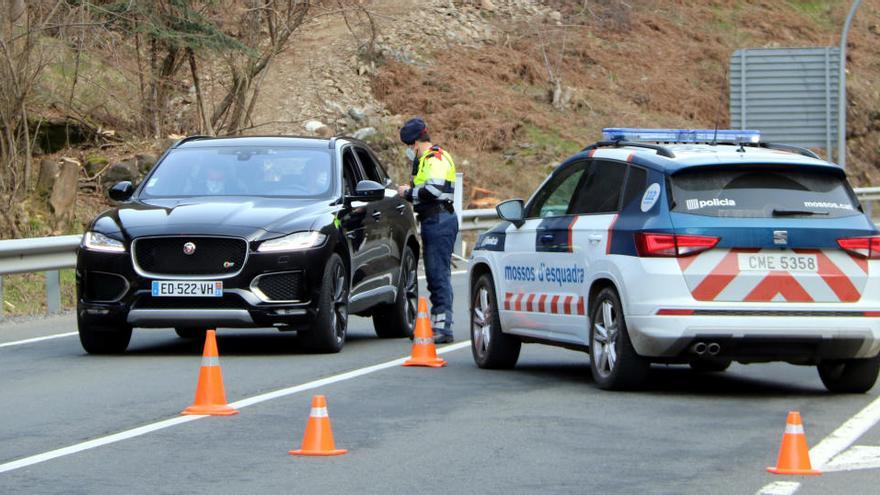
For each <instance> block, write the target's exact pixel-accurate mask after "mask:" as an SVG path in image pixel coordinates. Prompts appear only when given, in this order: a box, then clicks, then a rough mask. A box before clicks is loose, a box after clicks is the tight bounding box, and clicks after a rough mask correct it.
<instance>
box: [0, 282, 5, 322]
mask: <svg viewBox="0 0 880 495" xmlns="http://www.w3.org/2000/svg"><path fill="white" fill-rule="evenodd" d="M5 306H6V300H5V299H3V275H0V321H3V311H4V310H5V309H6V308H5Z"/></svg>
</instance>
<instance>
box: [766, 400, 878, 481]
mask: <svg viewBox="0 0 880 495" xmlns="http://www.w3.org/2000/svg"><path fill="white" fill-rule="evenodd" d="M878 422H880V397H877V398H876V399H874V400H873V401H872V402H871V403H870V404H868V405H867V406H865V408H864V409H862V410H861V411H859V412H857V413H856V414H855V416H853V417H851V418H849V419H848V420H847V421H846V422H845V423H843V424H842V425H840V426H839V427H838V428H837V429H836V430H834V431H832V432H831V434H829V435H828V436H827V437H825V438H823V439H822V441H821V442H819V443H817V444H816V445H814V446H813V448H812V449H810V464H812V465H813V468H814V469H823V468H825V467H826V464H828V462H829V461H830V460H832V459H834V457H835V456H837V455H838V454H840V453H841V452H843V451H844V450H846V449H847V448H848V447H849V446H850V445H852V444H853V442H855V441H856V440H858V439H859V437H860V436H862V435H864V434H865V432H866V431H868V430H870V429H871V428H873V427H874V425H876V424H877V423H878ZM800 486H801V484H800V483H797V482H785V481H776V482H773V483H770V484H768V485H765V486H764V487H763V488H761V489H760V490H758V491H757V492H756V494H755V495H791V494H792V493H794V492H796V491H797V490H798V488H800ZM768 490H775V491H768Z"/></svg>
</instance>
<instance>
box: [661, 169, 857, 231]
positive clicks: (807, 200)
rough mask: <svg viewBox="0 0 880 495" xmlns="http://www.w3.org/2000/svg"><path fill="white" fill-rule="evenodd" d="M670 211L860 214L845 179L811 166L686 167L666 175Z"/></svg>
mask: <svg viewBox="0 0 880 495" xmlns="http://www.w3.org/2000/svg"><path fill="white" fill-rule="evenodd" d="M670 182H671V184H672V199H673V201H674V207H673V208H672V211H676V212H680V213H690V214H693V215H706V216H713V217H738V218H771V217H783V216H793V217H816V218H829V217H830V218H835V217H846V216H851V215H859V214H861V212H860V211H859V206H858V200H857V199H856V198H855V197H854V195H853V193H852V190H851V189H850V188H849V186H848V185H847V183H846V179H845V178H844V177H843V176H841V175H838V174H836V173H832V172H826V171H822V170H816V169H800V170H795V169H791V168H787V169H781V168H770V167H760V166H758V167H748V168H743V167H737V168H696V169H688V170H685V171H683V172H681V173H678V174H675V175H673V176H672V177H671V179H670Z"/></svg>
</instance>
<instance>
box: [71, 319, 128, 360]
mask: <svg viewBox="0 0 880 495" xmlns="http://www.w3.org/2000/svg"><path fill="white" fill-rule="evenodd" d="M76 324H77V329H78V330H79V342H80V344H82V348H83V349H85V351H86V352H88V353H89V354H122V353H123V352H125V350H126V349H128V343H129V342H130V341H131V326H129V325H121V326H104V325H93V324H88V323H86V322H84V321H83V319H82V318H81V317H80V316H79V315H78V314H77V318H76Z"/></svg>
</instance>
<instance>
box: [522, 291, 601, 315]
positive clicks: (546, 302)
mask: <svg viewBox="0 0 880 495" xmlns="http://www.w3.org/2000/svg"><path fill="white" fill-rule="evenodd" d="M504 309H505V311H520V312H524V313H549V314H555V315H574V316H577V315H580V316H583V315H585V314H586V313H587V312H586V308H585V306H584V298H583V297H581V296H578V295H575V294H545V293H537V292H518V293H513V292H506V293H505V294H504Z"/></svg>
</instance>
